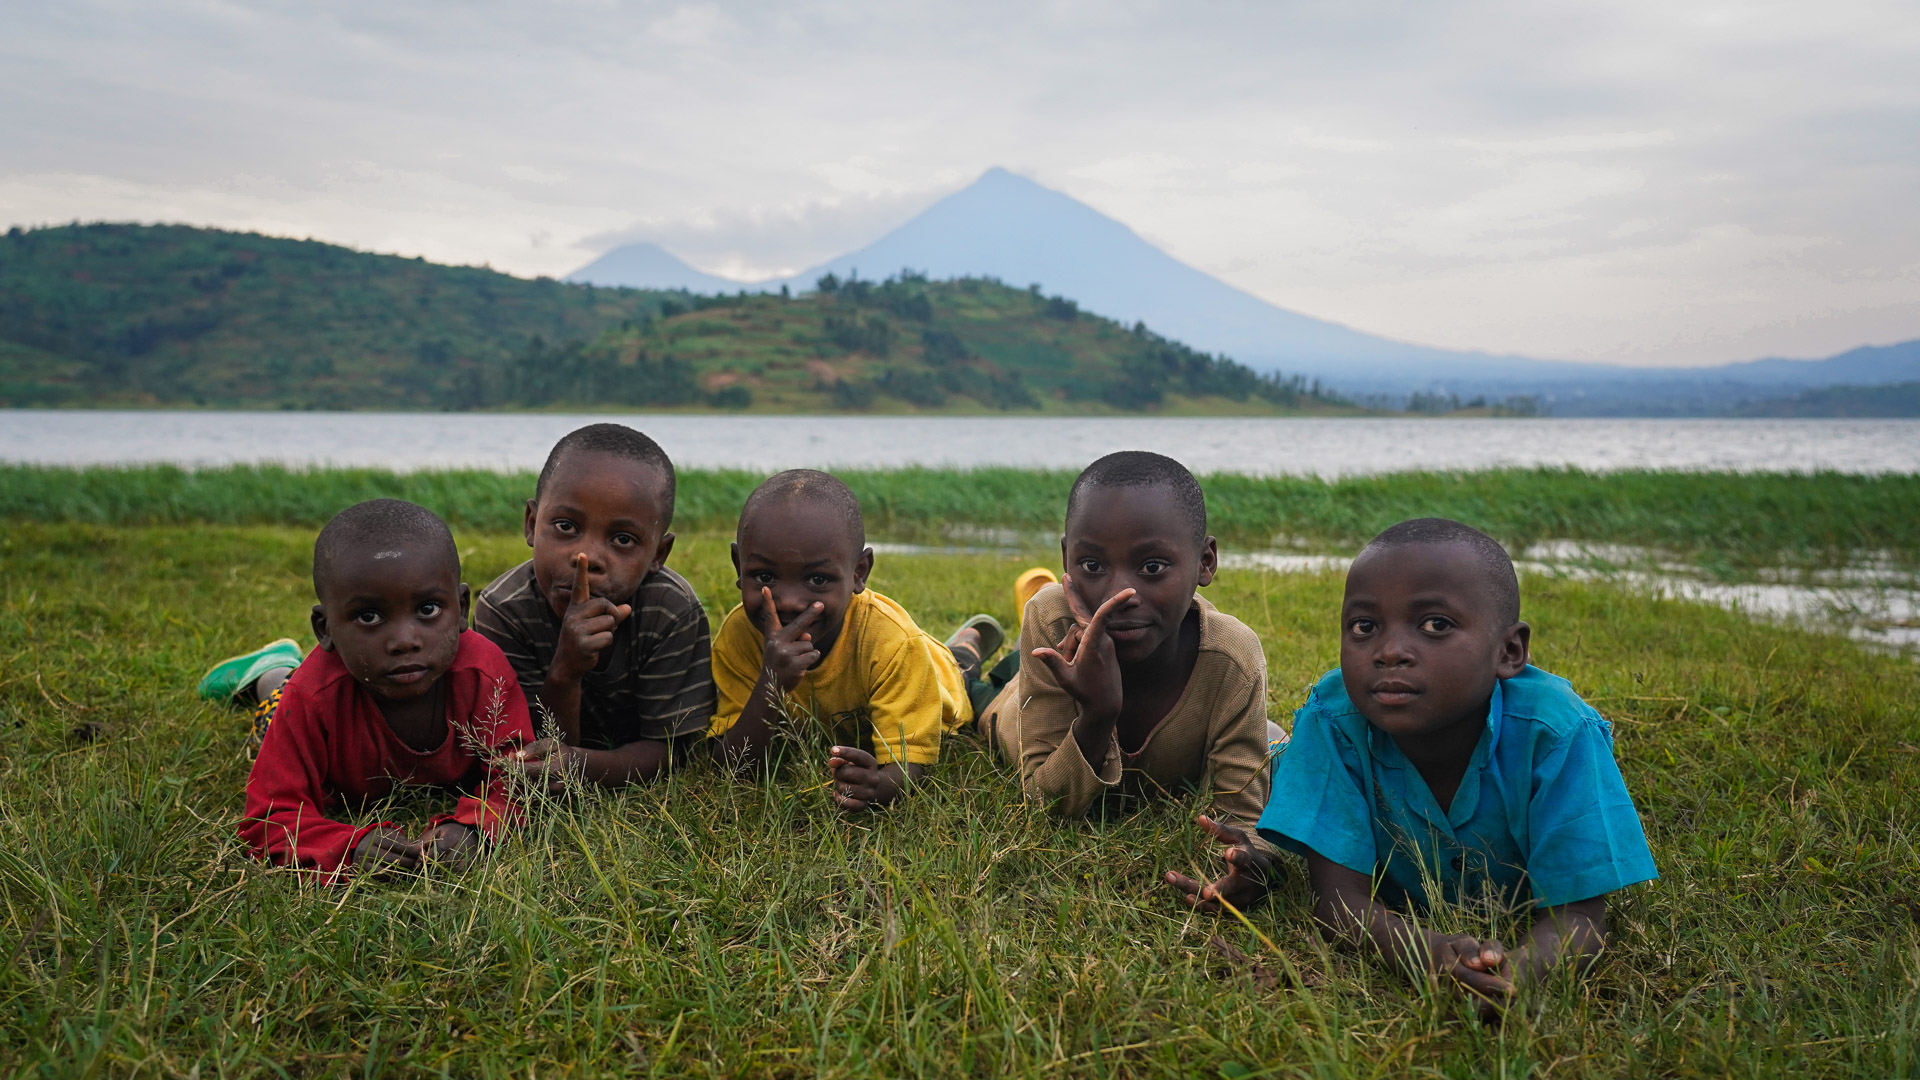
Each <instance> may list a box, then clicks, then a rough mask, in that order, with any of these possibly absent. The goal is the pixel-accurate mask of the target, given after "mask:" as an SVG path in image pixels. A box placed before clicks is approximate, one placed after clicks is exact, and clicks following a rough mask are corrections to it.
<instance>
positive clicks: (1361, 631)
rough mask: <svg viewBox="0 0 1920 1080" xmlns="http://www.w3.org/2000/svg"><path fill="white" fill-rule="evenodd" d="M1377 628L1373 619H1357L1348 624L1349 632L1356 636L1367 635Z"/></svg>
mask: <svg viewBox="0 0 1920 1080" xmlns="http://www.w3.org/2000/svg"><path fill="white" fill-rule="evenodd" d="M1377 629H1379V627H1378V626H1376V625H1374V622H1373V620H1372V619H1355V620H1353V621H1352V622H1350V623H1348V624H1347V632H1348V633H1350V634H1352V635H1353V636H1354V637H1366V636H1368V635H1369V634H1372V633H1373V632H1374V631H1375V630H1377Z"/></svg>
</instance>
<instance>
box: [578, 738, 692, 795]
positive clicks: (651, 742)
mask: <svg viewBox="0 0 1920 1080" xmlns="http://www.w3.org/2000/svg"><path fill="white" fill-rule="evenodd" d="M575 753H577V754H578V755H579V760H580V775H581V776H582V777H583V778H585V779H586V780H588V781H590V782H592V783H595V784H599V785H600V786H602V787H620V786H621V785H623V784H637V783H641V782H644V781H647V780H651V779H653V778H654V777H656V776H659V775H660V774H662V773H664V772H666V771H667V769H668V768H669V767H671V765H672V763H673V746H672V744H671V743H668V742H664V741H661V740H659V739H636V740H635V741H633V742H630V743H628V744H627V745H625V746H616V747H614V748H613V749H611V750H578V751H575Z"/></svg>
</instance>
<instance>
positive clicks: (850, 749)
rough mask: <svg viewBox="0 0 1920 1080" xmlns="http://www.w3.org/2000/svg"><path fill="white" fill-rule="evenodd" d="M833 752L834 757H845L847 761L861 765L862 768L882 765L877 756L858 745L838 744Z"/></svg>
mask: <svg viewBox="0 0 1920 1080" xmlns="http://www.w3.org/2000/svg"><path fill="white" fill-rule="evenodd" d="M832 753H833V756H834V757H837V758H845V759H846V760H847V761H849V762H851V763H853V764H855V765H859V766H861V767H862V768H867V769H877V768H879V767H880V762H879V760H878V759H877V758H875V757H874V756H873V755H872V754H869V753H867V752H866V751H865V750H862V749H860V748H859V747H857V746H836V747H834V748H833V750H832Z"/></svg>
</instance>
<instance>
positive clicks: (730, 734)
mask: <svg viewBox="0 0 1920 1080" xmlns="http://www.w3.org/2000/svg"><path fill="white" fill-rule="evenodd" d="M778 694H779V689H778V688H777V687H776V686H775V685H774V683H773V674H772V673H771V672H768V671H762V672H761V673H760V681H759V682H757V683H755V684H754V687H753V693H751V694H749V695H747V703H746V705H745V706H744V707H742V708H741V710H740V718H739V719H737V720H735V721H734V722H733V726H732V727H729V728H728V729H727V730H726V733H725V734H723V735H721V736H720V745H719V753H720V757H721V760H723V761H725V762H726V763H727V764H728V765H730V766H732V767H733V768H734V769H736V770H739V771H745V770H746V769H749V768H751V767H753V766H754V765H757V764H759V762H760V760H761V759H762V758H764V757H766V755H767V747H768V746H769V745H770V744H771V743H772V742H773V732H774V727H775V725H776V723H777V722H778V721H779V719H780V707H779V706H778V705H776V704H775V700H776V696H777V695H778Z"/></svg>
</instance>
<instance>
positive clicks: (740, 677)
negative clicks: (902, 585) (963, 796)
mask: <svg viewBox="0 0 1920 1080" xmlns="http://www.w3.org/2000/svg"><path fill="white" fill-rule="evenodd" d="M765 648H766V638H765V637H764V636H762V635H761V633H760V628H759V627H757V626H755V625H753V620H752V619H749V618H748V617H747V613H746V610H745V608H743V607H740V606H735V607H734V609H733V610H732V611H729V612H727V618H726V620H725V621H724V622H722V623H721V624H720V632H719V633H718V634H716V635H714V639H713V686H714V690H715V692H716V694H717V696H718V698H719V712H718V714H717V715H715V716H714V718H713V723H712V725H711V726H709V727H708V729H707V734H708V735H709V736H711V737H714V738H718V737H719V736H721V735H724V734H726V732H727V729H728V728H730V727H732V726H733V723H734V721H736V720H738V719H740V711H741V710H742V709H744V708H745V707H746V704H747V696H748V695H749V694H751V693H753V688H754V686H755V685H756V684H757V683H759V681H760V670H761V664H760V658H761V656H762V655H763V653H764V651H765ZM787 702H788V708H787V716H788V718H789V719H793V720H803V719H804V718H805V717H806V716H808V715H811V716H813V717H814V718H816V720H817V721H818V722H819V723H820V724H821V725H823V727H824V728H825V729H826V730H827V731H829V732H831V733H832V737H833V738H836V739H839V740H841V741H842V742H844V743H846V744H847V745H862V746H864V747H865V748H867V749H869V750H871V751H872V753H873V756H874V759H875V760H876V761H878V762H880V764H882V765H886V764H892V763H898V762H910V763H912V764H915V765H931V764H933V763H934V762H936V761H938V760H940V736H942V735H944V734H946V733H947V732H949V731H957V730H959V728H960V726H961V725H962V724H965V723H967V722H968V721H970V720H972V719H973V706H972V705H970V704H969V703H968V702H967V692H966V686H965V684H963V683H962V682H961V678H960V665H958V664H956V663H955V662H954V659H953V654H952V653H950V652H948V651H947V647H946V646H945V645H942V644H941V643H940V642H939V641H938V640H936V639H935V638H934V637H933V636H932V635H931V634H928V633H927V632H926V631H925V630H922V629H920V627H919V624H917V623H915V622H914V621H913V616H911V615H908V614H907V611H906V609H905V608H903V607H901V606H900V605H899V604H897V603H895V602H893V601H892V600H890V599H888V598H887V597H884V596H882V595H880V594H879V593H877V592H874V591H873V590H872V589H867V590H865V591H864V592H857V593H855V594H853V601H852V602H851V603H849V604H848V605H847V620H846V624H845V625H844V626H843V627H842V628H841V630H840V638H839V640H837V641H835V642H834V643H833V651H832V652H830V653H828V654H827V655H826V656H825V658H823V659H822V660H821V661H820V664H819V666H818V667H816V668H814V669H813V670H812V671H809V672H807V673H806V675H805V676H803V677H802V678H801V680H800V683H799V685H797V686H795V687H794V688H793V692H792V693H791V694H788V695H787ZM863 736H864V737H863ZM869 738H870V740H871V741H869ZM855 740H858V742H857V743H856V742H855Z"/></svg>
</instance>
